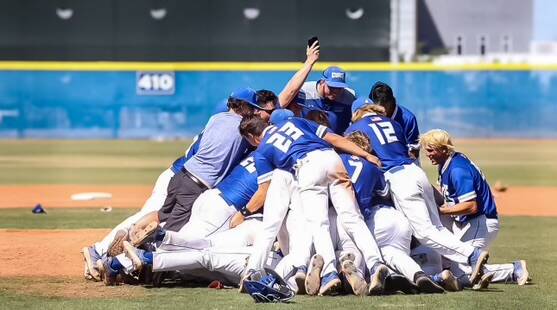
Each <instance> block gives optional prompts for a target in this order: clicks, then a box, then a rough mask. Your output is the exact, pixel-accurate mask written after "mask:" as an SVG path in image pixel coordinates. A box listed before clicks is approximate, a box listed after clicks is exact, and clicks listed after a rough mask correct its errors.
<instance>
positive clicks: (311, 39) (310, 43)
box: [308, 36, 319, 47]
mask: <svg viewBox="0 0 557 310" xmlns="http://www.w3.org/2000/svg"><path fill="white" fill-rule="evenodd" d="M315 42H317V46H319V38H318V37H316V36H313V37H311V38H310V39H309V40H308V47H312V46H313V43H315Z"/></svg>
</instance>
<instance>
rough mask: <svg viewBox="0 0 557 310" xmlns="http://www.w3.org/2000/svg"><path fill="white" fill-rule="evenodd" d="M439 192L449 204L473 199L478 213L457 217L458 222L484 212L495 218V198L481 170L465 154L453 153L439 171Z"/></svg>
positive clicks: (487, 215) (488, 216)
mask: <svg viewBox="0 0 557 310" xmlns="http://www.w3.org/2000/svg"><path fill="white" fill-rule="evenodd" d="M439 175H440V183H441V184H440V185H441V192H442V194H443V197H445V201H446V202H447V203H448V204H449V205H454V204H457V203H461V202H466V201H471V200H475V201H476V203H477V205H478V213H476V214H473V215H465V216H459V217H457V220H458V221H459V222H466V221H467V220H469V219H470V218H473V217H475V216H478V215H480V214H484V215H485V216H486V217H487V218H493V219H496V218H497V207H496V205H495V199H494V198H493V195H492V194H491V189H490V188H489V184H487V181H486V179H485V176H484V175H483V173H482V172H481V170H480V169H479V168H478V167H477V166H476V165H475V164H474V163H473V162H472V161H470V160H469V159H468V158H467V157H466V156H464V155H463V154H461V153H455V154H454V155H453V156H452V157H450V158H449V159H448V160H447V162H446V163H445V165H444V166H443V167H442V168H441V169H440V171H439Z"/></svg>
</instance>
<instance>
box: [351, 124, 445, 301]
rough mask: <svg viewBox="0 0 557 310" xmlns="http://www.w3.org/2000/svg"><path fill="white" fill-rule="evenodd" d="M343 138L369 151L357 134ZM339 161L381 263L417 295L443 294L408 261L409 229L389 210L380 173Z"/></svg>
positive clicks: (358, 162) (356, 162)
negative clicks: (412, 285) (410, 284)
mask: <svg viewBox="0 0 557 310" xmlns="http://www.w3.org/2000/svg"><path fill="white" fill-rule="evenodd" d="M347 138H348V139H349V140H351V141H352V142H354V143H355V144H357V145H358V146H359V147H361V148H362V149H364V150H367V151H371V145H370V142H369V139H368V138H367V137H366V136H365V135H364V134H362V133H361V132H357V131H356V132H353V133H351V134H350V135H348V136H347ZM340 157H341V159H342V162H343V163H344V166H345V168H346V170H347V171H348V174H349V176H350V180H351V181H352V184H353V186H354V191H355V193H356V198H357V200H358V205H359V207H360V210H361V212H362V214H363V215H364V218H365V220H366V223H367V225H368V227H369V229H370V230H371V231H372V232H373V235H374V236H375V239H376V241H377V244H378V245H379V248H380V249H381V253H382V255H383V259H384V260H385V262H386V263H387V264H388V265H389V266H391V267H392V268H393V269H394V270H397V271H399V272H400V273H402V274H403V275H404V276H406V277H407V278H408V279H409V280H410V281H413V282H415V283H416V285H417V287H418V289H419V290H420V292H422V293H442V292H444V290H443V288H442V287H440V286H438V285H437V284H435V283H434V282H433V281H432V280H431V279H430V278H429V277H427V276H426V274H425V273H424V271H423V270H422V269H421V268H420V266H419V265H418V264H417V263H416V262H415V261H414V260H413V259H412V258H411V257H410V241H411V236H412V232H411V229H410V225H409V223H408V220H406V218H404V215H403V214H402V213H401V212H400V211H398V210H396V209H394V208H393V204H392V202H391V200H390V197H389V185H388V183H387V182H386V181H385V178H384V176H383V172H381V170H380V169H379V168H378V167H377V166H375V165H373V164H372V163H370V162H368V161H366V160H364V159H362V158H359V157H356V156H350V155H348V154H340Z"/></svg>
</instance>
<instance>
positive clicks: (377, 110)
mask: <svg viewBox="0 0 557 310" xmlns="http://www.w3.org/2000/svg"><path fill="white" fill-rule="evenodd" d="M366 114H378V115H382V116H385V115H387V112H386V111H385V108H384V107H382V106H380V105H378V104H367V105H365V106H364V107H363V108H361V109H359V110H358V111H356V113H354V115H352V123H355V122H357V121H359V120H361V119H362V118H364V116H366Z"/></svg>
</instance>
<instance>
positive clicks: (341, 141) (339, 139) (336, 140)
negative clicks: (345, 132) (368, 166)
mask: <svg viewBox="0 0 557 310" xmlns="http://www.w3.org/2000/svg"><path fill="white" fill-rule="evenodd" d="M323 140H325V141H327V142H329V143H330V144H332V145H333V146H334V147H335V149H337V150H339V151H341V152H346V153H349V154H352V155H355V156H359V157H362V158H365V159H366V160H367V161H369V162H372V163H374V164H376V165H377V166H378V167H381V161H380V160H379V158H377V157H376V156H373V155H371V154H369V153H368V152H366V151H364V150H362V149H361V148H360V147H359V146H357V145H356V144H355V143H354V142H352V141H350V140H348V139H346V138H345V137H343V136H339V135H337V134H334V133H330V132H328V133H326V134H325V136H324V137H323Z"/></svg>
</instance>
